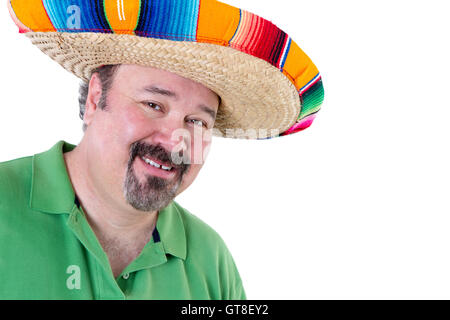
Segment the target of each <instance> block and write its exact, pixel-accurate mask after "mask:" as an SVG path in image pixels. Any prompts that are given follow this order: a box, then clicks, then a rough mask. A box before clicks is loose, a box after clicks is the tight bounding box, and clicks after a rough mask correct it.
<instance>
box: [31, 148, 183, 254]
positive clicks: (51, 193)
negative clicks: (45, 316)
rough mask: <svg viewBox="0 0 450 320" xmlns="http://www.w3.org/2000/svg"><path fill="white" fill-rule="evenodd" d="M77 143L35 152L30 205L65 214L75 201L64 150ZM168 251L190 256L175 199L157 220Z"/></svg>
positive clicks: (67, 150) (163, 242) (45, 210)
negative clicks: (187, 253) (187, 252)
mask: <svg viewBox="0 0 450 320" xmlns="http://www.w3.org/2000/svg"><path fill="white" fill-rule="evenodd" d="M73 149H75V145H72V144H69V143H67V142H65V141H59V142H58V143H57V144H55V145H54V146H53V147H52V148H51V149H50V150H48V151H45V152H43V153H39V154H36V155H34V156H33V162H32V179H31V194H30V207H31V208H32V209H33V210H37V211H41V212H45V213H52V214H64V213H70V212H71V211H72V209H73V206H74V204H75V192H74V190H73V187H72V183H71V182H70V178H69V175H68V173H67V168H66V163H65V161H64V156H63V154H64V153H65V152H69V151H72V150H73ZM156 228H157V229H158V232H159V235H160V238H161V243H162V245H163V247H164V250H165V251H166V253H169V254H171V255H174V256H176V257H178V258H181V259H183V260H184V259H186V232H185V228H184V223H183V219H182V217H181V209H180V207H179V205H178V204H176V203H175V202H174V201H172V202H171V203H170V204H169V205H168V206H167V207H166V208H164V209H162V210H160V212H159V214H158V220H157V222H156Z"/></svg>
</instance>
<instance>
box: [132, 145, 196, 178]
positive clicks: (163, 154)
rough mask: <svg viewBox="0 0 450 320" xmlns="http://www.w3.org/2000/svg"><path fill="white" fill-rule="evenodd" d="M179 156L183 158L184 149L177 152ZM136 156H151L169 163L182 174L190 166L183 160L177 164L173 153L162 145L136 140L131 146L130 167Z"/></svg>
mask: <svg viewBox="0 0 450 320" xmlns="http://www.w3.org/2000/svg"><path fill="white" fill-rule="evenodd" d="M175 155H177V157H179V158H183V156H184V154H183V151H182V150H180V151H179V152H177V153H175ZM136 157H151V158H154V159H156V160H158V161H160V162H162V163H165V164H168V165H170V166H171V167H173V168H174V169H176V170H178V171H179V172H180V174H184V173H185V172H186V171H187V170H188V169H189V167H190V165H189V164H188V163H184V162H182V163H181V164H176V163H174V161H173V160H172V153H171V152H168V151H167V150H166V149H164V148H163V147H161V146H160V145H151V144H148V143H145V142H139V141H137V142H135V143H133V144H132V145H131V147H130V160H129V162H128V166H129V167H130V166H131V164H132V163H133V161H134V159H136Z"/></svg>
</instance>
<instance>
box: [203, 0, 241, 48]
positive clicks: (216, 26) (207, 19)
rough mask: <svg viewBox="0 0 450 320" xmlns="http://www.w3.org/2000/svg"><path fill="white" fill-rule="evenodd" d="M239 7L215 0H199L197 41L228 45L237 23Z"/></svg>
mask: <svg viewBox="0 0 450 320" xmlns="http://www.w3.org/2000/svg"><path fill="white" fill-rule="evenodd" d="M239 16H240V14H239V9H238V8H235V7H232V6H229V5H227V4H225V3H221V2H217V1H200V11H199V19H198V29H197V41H198V42H208V43H215V44H219V45H224V46H228V42H229V41H230V39H231V38H232V37H233V35H234V33H235V32H236V29H237V27H238V25H239V19H240V18H239Z"/></svg>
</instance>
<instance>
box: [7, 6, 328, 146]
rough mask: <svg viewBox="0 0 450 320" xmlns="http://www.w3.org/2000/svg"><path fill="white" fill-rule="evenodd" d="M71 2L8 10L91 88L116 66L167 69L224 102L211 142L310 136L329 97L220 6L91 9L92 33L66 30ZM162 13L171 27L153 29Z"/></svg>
mask: <svg viewBox="0 0 450 320" xmlns="http://www.w3.org/2000/svg"><path fill="white" fill-rule="evenodd" d="M65 2H66V1H56V0H46V1H43V2H42V1H35V0H11V1H10V11H11V14H12V16H13V19H14V20H15V22H16V24H17V25H18V26H19V28H20V31H21V32H23V33H25V34H26V36H27V37H28V38H29V39H30V40H31V41H32V43H33V44H34V45H36V46H37V47H38V48H39V49H40V50H42V51H43V52H44V53H45V54H47V55H48V56H49V57H50V58H52V59H53V60H55V61H56V62H58V63H59V64H60V65H61V66H63V67H64V68H65V69H66V70H68V71H70V72H72V73H73V74H75V75H76V76H77V77H79V78H81V79H83V80H85V81H87V80H89V79H90V76H91V72H92V70H93V69H95V68H97V67H99V66H102V65H111V64H137V65H142V66H149V67H154V68H160V69H163V70H166V71H169V72H173V73H175V74H178V75H180V76H183V77H185V78H188V79H191V80H194V81H196V82H199V83H201V84H203V85H204V86H206V87H208V88H210V89H211V90H213V91H214V92H216V93H217V94H218V95H219V96H220V97H221V100H222V103H221V105H220V107H219V112H218V116H217V119H216V124H215V129H216V130H215V131H214V133H215V134H216V135H221V136H225V137H228V138H251V139H265V138H269V137H276V136H280V135H287V134H291V133H295V132H298V131H301V130H303V129H305V128H307V127H309V125H310V124H311V123H312V121H313V120H314V118H315V114H316V113H317V111H318V110H319V109H320V104H321V103H322V101H323V87H322V82H321V76H320V74H319V73H318V71H317V68H316V67H315V65H314V64H313V63H312V62H311V60H310V59H309V58H308V57H307V56H306V55H305V54H304V53H303V51H301V49H300V48H298V46H297V45H296V44H295V43H294V42H293V41H292V40H291V39H290V37H288V36H287V35H286V34H285V33H284V32H282V31H281V30H279V29H278V28H277V27H276V26H274V25H273V24H271V23H270V22H268V21H266V20H264V19H262V18H260V17H258V16H256V15H253V14H251V13H248V12H246V11H243V10H239V9H237V8H234V7H231V6H228V5H225V4H222V3H220V2H217V1H214V0H202V1H201V2H200V1H198V0H177V1H169V0H167V1H152V2H150V1H145V0H142V1H137V2H136V1H117V2H116V1H105V2H103V1H96V0H92V1H82V2H80V5H81V4H82V6H81V7H78V10H80V11H81V12H82V14H83V19H80V21H81V22H82V23H84V24H85V25H81V24H80V25H79V26H77V27H76V28H75V29H68V28H67V25H65V23H66V24H67V23H69V22H66V20H67V21H69V19H67V18H66V16H65V13H66V12H70V10H69V11H68V9H67V8H66V7H65V4H64V3H65ZM75 2H77V1H75ZM75 2H74V3H75ZM71 3H72V2H71ZM114 5H116V6H117V7H114ZM33 6H35V7H34V8H33ZM102 6H103V7H102ZM150 6H152V7H151V8H150ZM186 6H187V7H188V8H190V9H189V10H188V11H186V10H187V9H186ZM116 8H117V9H118V14H119V16H121V17H122V18H125V17H132V18H128V20H131V24H130V25H126V26H125V25H123V24H122V25H119V24H121V23H123V21H119V20H117V19H116V17H115V15H116V14H117V11H116V10H115V9H116ZM158 8H159V9H160V11H161V13H160V14H161V16H160V19H163V20H164V21H163V22H160V26H158V25H156V27H155V23H154V22H152V21H153V20H151V19H154V17H155V15H157V14H158V12H159V11H158ZM169 9H170V10H169ZM177 10H178V11H179V12H178V13H177ZM236 14H238V16H237V15H236ZM171 15H172V16H171ZM189 15H191V16H189ZM133 17H134V18H133ZM114 19H116V20H117V21H116V20H114ZM133 19H134V20H135V21H134V20H133ZM121 20H122V19H121ZM123 20H126V19H123ZM133 21H134V22H133ZM217 21H218V22H217ZM81 22H80V23H81ZM127 23H129V21H128V22H127ZM152 23H153V24H152ZM180 26H182V27H183V28H184V29H180ZM119 27H120V28H119ZM158 28H159V29H158ZM171 28H176V30H175V29H173V30H171ZM220 28H221V29H220ZM141 29H142V30H141ZM219 29H220V30H219ZM222 29H223V30H222ZM180 30H181V31H180ZM218 30H219V31H220V36H218V35H217V34H218ZM175 31H176V32H175Z"/></svg>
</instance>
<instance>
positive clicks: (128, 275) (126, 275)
mask: <svg viewBox="0 0 450 320" xmlns="http://www.w3.org/2000/svg"><path fill="white" fill-rule="evenodd" d="M129 277H130V274H129V273H124V275H123V276H122V278H123V279H124V280H128V278H129Z"/></svg>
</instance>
